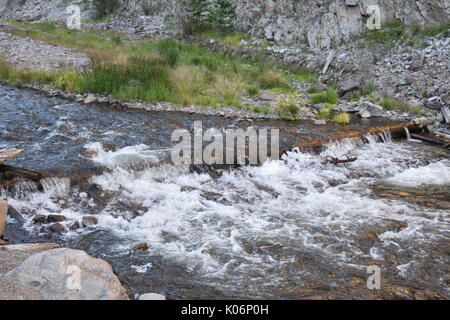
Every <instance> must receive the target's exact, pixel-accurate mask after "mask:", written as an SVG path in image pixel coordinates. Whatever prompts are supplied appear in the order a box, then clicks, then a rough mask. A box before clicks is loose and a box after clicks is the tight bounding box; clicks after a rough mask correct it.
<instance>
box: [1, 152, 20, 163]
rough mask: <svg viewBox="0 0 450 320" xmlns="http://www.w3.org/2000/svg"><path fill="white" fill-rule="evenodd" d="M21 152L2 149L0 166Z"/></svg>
mask: <svg viewBox="0 0 450 320" xmlns="http://www.w3.org/2000/svg"><path fill="white" fill-rule="evenodd" d="M22 152H23V150H20V149H2V150H0V164H2V163H5V162H6V161H9V160H12V159H14V158H17V157H18V156H19V155H20V154H21V153H22Z"/></svg>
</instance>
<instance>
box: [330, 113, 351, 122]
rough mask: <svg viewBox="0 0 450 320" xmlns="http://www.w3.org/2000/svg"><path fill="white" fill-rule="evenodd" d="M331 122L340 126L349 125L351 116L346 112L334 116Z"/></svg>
mask: <svg viewBox="0 0 450 320" xmlns="http://www.w3.org/2000/svg"><path fill="white" fill-rule="evenodd" d="M331 120H332V121H333V122H335V123H338V124H348V123H350V115H349V114H348V113H346V112H344V113H339V114H336V115H334V116H333V117H332V118H331Z"/></svg>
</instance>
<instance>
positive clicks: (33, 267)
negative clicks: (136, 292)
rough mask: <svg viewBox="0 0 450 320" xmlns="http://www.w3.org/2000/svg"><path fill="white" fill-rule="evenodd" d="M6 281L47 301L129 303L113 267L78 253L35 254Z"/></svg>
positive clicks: (75, 251)
mask: <svg viewBox="0 0 450 320" xmlns="http://www.w3.org/2000/svg"><path fill="white" fill-rule="evenodd" d="M5 278H6V279H9V280H14V281H17V282H19V283H21V284H23V285H25V286H29V287H32V288H33V289H34V290H37V291H38V292H39V293H40V294H41V295H42V296H43V297H44V299H48V300H128V296H127V294H126V291H125V289H124V288H123V287H122V285H121V284H120V281H119V279H118V278H117V276H115V275H114V273H113V270H112V268H111V266H110V265H109V264H108V263H107V262H106V261H103V260H100V259H95V258H93V257H91V256H89V255H87V254H86V253H85V252H83V251H79V250H72V249H65V248H63V249H54V250H49V251H45V252H41V253H37V254H34V255H32V256H30V257H29V258H28V259H26V260H25V261H24V262H23V263H22V264H21V265H19V266H18V267H17V268H15V269H13V270H11V271H9V272H8V273H7V274H6V275H5Z"/></svg>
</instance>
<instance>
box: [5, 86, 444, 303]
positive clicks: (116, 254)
mask: <svg viewBox="0 0 450 320" xmlns="http://www.w3.org/2000/svg"><path fill="white" fill-rule="evenodd" d="M0 110H1V111H2V117H1V122H0V148H3V147H12V146H13V147H18V148H23V149H25V150H26V152H25V154H24V155H23V156H22V157H20V158H18V159H17V160H16V161H15V162H12V164H14V165H17V166H21V167H26V168H29V169H33V170H42V171H44V172H45V173H46V176H47V178H45V179H44V180H43V181H42V186H43V190H38V189H36V188H35V187H34V185H33V184H32V183H22V184H18V185H16V186H15V187H11V188H9V189H7V190H4V189H0V192H1V195H2V197H4V198H7V200H8V202H9V204H10V205H12V206H13V207H14V208H15V209H16V210H17V211H19V212H20V213H21V214H22V216H23V218H24V221H23V222H20V221H17V220H13V219H11V218H10V219H9V231H8V232H9V236H10V237H12V238H13V239H12V240H14V238H15V239H17V241H57V242H59V243H61V244H63V245H67V246H69V247H72V248H81V249H83V250H86V251H87V252H88V253H90V254H92V255H94V256H96V257H100V258H103V259H105V260H107V261H108V262H110V263H111V264H112V265H113V267H114V269H115V270H116V272H117V273H118V275H119V277H120V279H121V281H122V283H123V284H124V286H125V287H126V288H127V289H128V292H129V294H130V295H132V296H133V295H134V294H142V293H146V292H157V293H162V294H165V295H167V296H168V297H169V298H173V299H188V298H195V299H196V298H213V299H217V298H219V299H220V298H237V299H245V298H252V299H253V298H274V299H299V298H307V299H315V298H418V299H420V298H429V299H430V298H432V299H435V298H449V297H450V294H449V291H448V284H449V268H448V258H449V239H450V234H449V231H450V217H449V213H450V201H449V198H450V191H449V189H450V161H449V159H448V153H446V152H445V151H443V150H441V149H439V148H436V147H433V146H430V145H426V144H423V143H418V142H407V141H399V142H392V141H390V140H389V135H385V136H384V137H368V139H367V140H368V142H369V143H365V144H364V143H363V142H362V141H361V140H346V141H343V142H341V143H336V144H332V145H329V146H328V147H327V149H325V150H324V151H323V152H322V153H321V154H312V153H306V152H300V151H298V150H294V151H293V152H290V153H288V154H286V155H285V156H284V157H283V159H282V160H281V161H271V162H267V163H265V164H263V165H261V166H244V167H241V168H237V169H231V170H225V171H223V172H222V173H221V174H220V175H217V176H211V175H209V174H202V173H195V172H191V170H189V167H188V166H175V165H172V164H170V163H168V162H167V161H164V158H165V155H166V154H167V152H168V150H170V148H172V146H173V143H172V142H171V141H170V134H171V132H172V130H174V129H175V128H191V127H192V124H193V121H194V120H198V119H199V116H195V115H186V114H177V113H150V112H145V111H133V110H124V109H120V108H118V109H112V108H111V107H108V106H85V105H82V104H78V103H73V102H67V101H64V100H61V99H58V98H49V97H46V96H43V95H40V94H36V93H34V92H31V91H26V90H18V89H13V88H9V87H5V86H0ZM200 120H203V122H204V123H206V125H207V126H211V127H217V128H227V127H236V126H242V127H246V126H249V125H252V126H264V127H271V128H280V131H281V132H280V134H281V138H282V143H283V141H284V143H289V142H292V139H295V137H298V136H303V137H304V136H308V135H309V136H314V137H318V136H319V137H320V136H322V135H325V134H326V133H329V132H336V133H337V132H339V131H341V130H342V129H341V128H340V127H339V126H329V127H328V126H327V127H323V129H320V130H317V127H312V126H311V125H310V124H307V123H304V124H302V125H300V126H299V123H290V122H277V121H270V122H268V121H266V122H265V121H260V122H256V123H251V124H250V123H246V122H245V121H244V122H238V121H236V120H231V119H223V118H220V117H208V118H202V117H200ZM364 125H366V126H367V125H369V123H361V124H359V126H360V127H361V126H364ZM383 139H384V140H385V141H384V143H380V142H382V140H383ZM348 150H352V152H353V154H354V155H355V156H356V157H357V160H356V161H355V162H352V163H348V164H345V165H333V164H330V163H327V162H326V161H325V159H326V156H327V155H336V154H345V153H346V152H347V151H348ZM74 177H78V178H74ZM38 214H39V215H48V214H61V215H64V216H66V217H67V218H68V220H67V221H66V222H65V223H66V224H67V225H68V226H69V225H70V224H71V223H72V222H73V221H75V220H80V219H81V218H82V217H83V216H85V215H95V216H96V217H98V221H99V224H98V226H97V227H95V228H85V229H81V230H76V231H69V232H67V233H66V234H64V235H63V236H58V235H52V234H49V233H48V232H47V231H45V230H44V229H43V228H42V226H37V225H35V224H33V222H32V218H33V217H34V216H35V215H38ZM143 241H145V242H147V243H148V244H149V250H148V251H146V252H142V251H136V250H135V249H134V248H135V246H136V244H138V243H140V242H143ZM374 265H375V266H379V267H380V268H381V277H382V278H381V279H382V280H381V289H380V290H369V289H368V287H367V279H368V277H369V276H370V274H368V273H367V267H368V266H374Z"/></svg>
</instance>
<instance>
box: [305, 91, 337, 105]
mask: <svg viewBox="0 0 450 320" xmlns="http://www.w3.org/2000/svg"><path fill="white" fill-rule="evenodd" d="M338 102H339V95H338V93H337V92H336V90H335V89H332V88H328V89H327V91H325V92H322V93H318V94H316V95H314V96H312V97H311V99H310V100H309V103H313V104H319V103H331V104H337V103H338Z"/></svg>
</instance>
